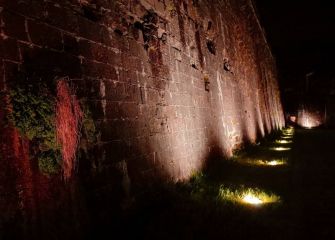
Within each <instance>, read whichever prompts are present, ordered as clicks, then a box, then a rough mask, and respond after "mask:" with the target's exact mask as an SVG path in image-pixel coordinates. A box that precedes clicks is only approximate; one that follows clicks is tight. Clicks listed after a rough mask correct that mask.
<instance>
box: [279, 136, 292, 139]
mask: <svg viewBox="0 0 335 240" xmlns="http://www.w3.org/2000/svg"><path fill="white" fill-rule="evenodd" d="M281 138H283V139H292V138H293V136H282V137H281Z"/></svg>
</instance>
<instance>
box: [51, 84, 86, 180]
mask: <svg viewBox="0 0 335 240" xmlns="http://www.w3.org/2000/svg"><path fill="white" fill-rule="evenodd" d="M82 118H83V112H82V110H81V108H80V105H79V102H78V100H77V98H76V96H75V95H74V94H73V91H72V89H71V88H70V86H69V84H68V83H67V82H66V80H65V79H62V80H59V81H58V83H57V103H56V134H57V142H58V143H59V144H60V146H61V152H62V157H63V174H64V178H65V179H69V178H70V177H71V175H72V172H73V170H74V168H75V158H76V151H77V146H78V142H79V137H80V136H79V128H80V125H81V122H82Z"/></svg>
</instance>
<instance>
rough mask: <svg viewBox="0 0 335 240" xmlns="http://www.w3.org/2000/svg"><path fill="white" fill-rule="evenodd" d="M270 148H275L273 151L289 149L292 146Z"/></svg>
mask: <svg viewBox="0 0 335 240" xmlns="http://www.w3.org/2000/svg"><path fill="white" fill-rule="evenodd" d="M270 149H271V150H273V151H288V150H290V149H291V148H289V147H272V148H270Z"/></svg>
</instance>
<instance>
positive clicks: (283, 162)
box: [266, 160, 286, 166]
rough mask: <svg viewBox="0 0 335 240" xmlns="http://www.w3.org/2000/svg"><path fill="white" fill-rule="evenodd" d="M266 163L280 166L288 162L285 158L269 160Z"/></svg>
mask: <svg viewBox="0 0 335 240" xmlns="http://www.w3.org/2000/svg"><path fill="white" fill-rule="evenodd" d="M266 164H267V165H270V166H278V165H284V164H286V162H285V161H283V160H272V161H269V162H267V163H266Z"/></svg>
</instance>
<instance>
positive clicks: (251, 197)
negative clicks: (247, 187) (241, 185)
mask: <svg viewBox="0 0 335 240" xmlns="http://www.w3.org/2000/svg"><path fill="white" fill-rule="evenodd" d="M243 201H244V202H245V203H249V204H255V205H258V204H261V203H263V201H262V200H260V199H259V198H258V197H256V196H254V195H251V194H250V193H249V194H247V195H245V196H244V197H243Z"/></svg>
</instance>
